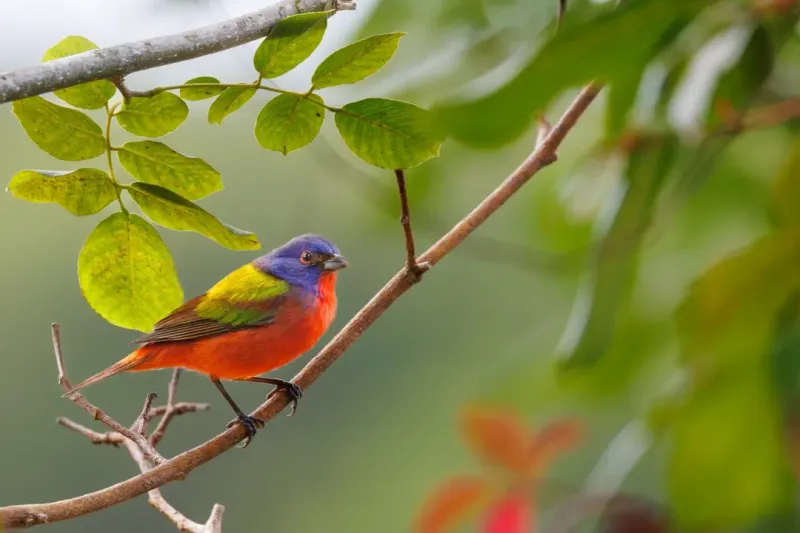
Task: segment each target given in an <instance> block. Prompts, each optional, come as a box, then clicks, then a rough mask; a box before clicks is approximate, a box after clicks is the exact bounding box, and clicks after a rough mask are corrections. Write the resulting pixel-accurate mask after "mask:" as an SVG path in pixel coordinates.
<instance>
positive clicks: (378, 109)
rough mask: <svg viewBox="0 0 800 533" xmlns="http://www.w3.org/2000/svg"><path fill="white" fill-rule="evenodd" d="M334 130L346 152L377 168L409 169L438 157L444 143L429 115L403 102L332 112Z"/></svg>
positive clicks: (379, 101) (372, 102)
mask: <svg viewBox="0 0 800 533" xmlns="http://www.w3.org/2000/svg"><path fill="white" fill-rule="evenodd" d="M336 127H337V128H338V129H339V133H340V134H341V136H342V138H343V139H344V141H345V142H346V143H347V146H348V147H349V148H350V150H352V151H353V153H355V154H356V155H357V156H358V157H360V158H361V159H363V160H364V161H366V162H367V163H369V164H371V165H375V166H376V167H380V168H387V169H398V168H410V167H413V166H415V165H419V164H420V163H422V162H423V161H425V160H427V159H429V158H431V157H435V156H437V155H439V148H440V147H441V145H442V142H444V136H442V135H441V134H440V133H439V132H438V131H437V130H435V129H434V127H433V124H432V122H431V113H430V111H428V110H426V109H422V108H420V107H417V106H415V105H413V104H409V103H407V102H399V101H397V100H386V99H383V98H367V99H366V100H359V101H358V102H352V103H350V104H347V105H346V106H344V108H342V109H340V110H338V111H337V112H336Z"/></svg>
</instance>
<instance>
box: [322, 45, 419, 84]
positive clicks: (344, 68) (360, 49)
mask: <svg viewBox="0 0 800 533" xmlns="http://www.w3.org/2000/svg"><path fill="white" fill-rule="evenodd" d="M404 35H405V33H387V34H384V35H375V36H373V37H367V38H366V39H362V40H361V41H357V42H355V43H353V44H351V45H348V46H345V47H344V48H342V49H341V50H337V51H335V52H334V53H332V54H331V55H329V56H328V57H327V58H326V59H325V61H323V62H322V63H321V64H320V65H319V66H318V67H317V70H315V71H314V75H313V76H312V77H311V84H312V85H313V87H314V88H315V89H322V88H324V87H333V86H334V85H347V84H350V83H356V82H358V81H361V80H363V79H364V78H366V77H367V76H370V75H372V74H374V73H376V72H377V71H378V70H380V69H381V68H382V67H383V66H384V65H385V64H386V63H387V62H388V61H389V60H390V59H391V58H392V56H393V55H394V52H395V50H397V43H398V42H399V41H400V38H401V37H403V36H404Z"/></svg>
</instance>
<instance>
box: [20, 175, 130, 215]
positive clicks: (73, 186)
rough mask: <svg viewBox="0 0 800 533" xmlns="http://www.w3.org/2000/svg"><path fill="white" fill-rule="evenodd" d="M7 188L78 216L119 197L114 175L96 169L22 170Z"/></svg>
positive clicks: (101, 208)
mask: <svg viewBox="0 0 800 533" xmlns="http://www.w3.org/2000/svg"><path fill="white" fill-rule="evenodd" d="M7 190H8V192H10V193H11V194H13V195H14V196H16V197H17V198H20V199H22V200H28V201H29V202H37V203H56V204H58V205H60V206H61V207H63V208H64V209H66V210H67V211H69V212H70V213H72V214H73V215H77V216H83V215H93V214H95V213H99V212H100V211H102V210H103V209H104V208H105V207H106V206H107V205H108V204H110V203H111V202H113V201H114V199H115V198H116V197H117V189H116V187H115V186H114V183H113V182H112V181H111V178H110V177H109V176H108V174H106V173H105V172H103V171H102V170H99V169H96V168H79V169H78V170H66V171H57V170H21V171H20V172H17V173H16V174H14V177H12V178H11V183H9V184H8V189H7Z"/></svg>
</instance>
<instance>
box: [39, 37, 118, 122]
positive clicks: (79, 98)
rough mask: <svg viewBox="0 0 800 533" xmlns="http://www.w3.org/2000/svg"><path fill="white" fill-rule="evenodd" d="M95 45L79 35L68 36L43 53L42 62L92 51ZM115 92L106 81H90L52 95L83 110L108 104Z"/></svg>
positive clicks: (112, 85) (111, 85)
mask: <svg viewBox="0 0 800 533" xmlns="http://www.w3.org/2000/svg"><path fill="white" fill-rule="evenodd" d="M96 48H97V45H96V44H94V43H93V42H92V41H90V40H89V39H87V38H86V37H81V36H80V35H70V36H69V37H65V38H63V39H62V40H60V41H59V42H58V43H57V44H56V45H55V46H53V47H52V48H50V49H49V50H47V51H46V52H45V53H44V56H43V57H42V62H47V61H52V60H54V59H61V58H62V57H67V56H72V55H75V54H81V53H83V52H88V51H89V50H94V49H96ZM116 92H117V89H116V87H114V84H113V83H111V82H110V81H108V80H97V81H90V82H88V83H81V84H80V85H76V86H74V87H67V88H66V89H59V90H57V91H54V92H53V94H55V95H56V96H58V97H59V98H61V99H62V100H64V101H65V102H66V103H68V104H70V105H74V106H75V107H80V108H83V109H99V108H101V107H103V106H104V105H105V104H106V102H108V101H109V100H110V99H111V97H112V96H114V93H116Z"/></svg>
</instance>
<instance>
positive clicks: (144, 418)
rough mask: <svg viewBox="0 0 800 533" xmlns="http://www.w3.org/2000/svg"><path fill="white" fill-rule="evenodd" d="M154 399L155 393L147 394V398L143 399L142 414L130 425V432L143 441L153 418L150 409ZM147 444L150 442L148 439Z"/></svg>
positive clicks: (156, 396)
mask: <svg viewBox="0 0 800 533" xmlns="http://www.w3.org/2000/svg"><path fill="white" fill-rule="evenodd" d="M156 398H158V395H157V394H156V393H155V392H149V393H147V396H145V397H144V406H143V407H142V412H141V414H139V416H138V417H137V418H136V420H135V421H134V422H133V424H132V425H131V431H133V432H134V433H135V434H137V435H140V436H141V437H142V438H144V439H146V438H147V426H148V424H150V420H151V419H152V418H153V415H152V413H151V409H152V407H153V401H154V400H155V399H156ZM165 417H166V415H165ZM162 420H163V418H162ZM147 442H150V440H149V439H148V441H147Z"/></svg>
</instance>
